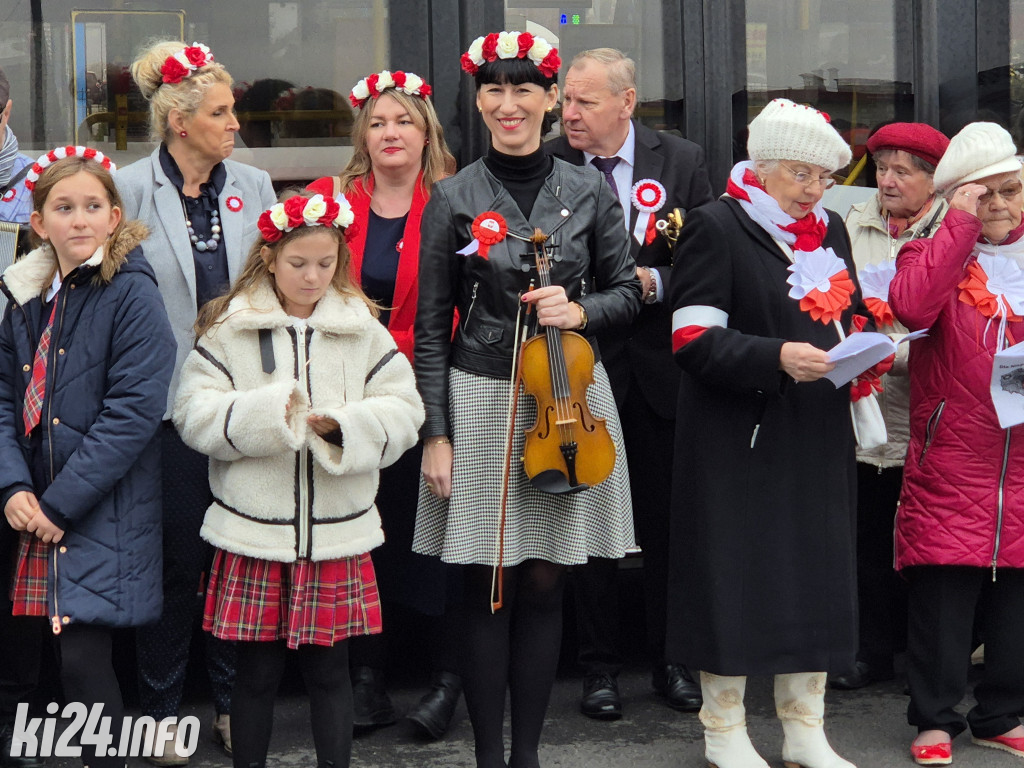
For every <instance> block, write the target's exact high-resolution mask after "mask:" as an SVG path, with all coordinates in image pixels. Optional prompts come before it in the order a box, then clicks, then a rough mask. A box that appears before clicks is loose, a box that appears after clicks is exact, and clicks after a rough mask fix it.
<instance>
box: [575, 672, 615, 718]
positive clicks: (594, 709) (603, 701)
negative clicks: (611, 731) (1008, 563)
mask: <svg viewBox="0 0 1024 768" xmlns="http://www.w3.org/2000/svg"><path fill="white" fill-rule="evenodd" d="M580 712H582V713H583V714H584V715H586V716H587V717H592V718H594V719H595V720H618V719H619V718H620V717H622V699H620V698H619V684H618V683H617V682H616V681H615V678H614V677H612V676H611V675H608V674H605V673H603V672H602V673H598V674H594V675H584V677H583V698H582V699H580Z"/></svg>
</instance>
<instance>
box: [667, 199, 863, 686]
mask: <svg viewBox="0 0 1024 768" xmlns="http://www.w3.org/2000/svg"><path fill="white" fill-rule="evenodd" d="M824 246H825V247H831V248H832V249H833V250H834V251H835V253H836V255H838V256H839V257H840V258H842V259H843V260H844V261H845V262H846V264H847V271H848V273H849V275H850V277H851V278H852V279H854V280H856V277H855V270H854V264H853V257H852V255H851V250H850V244H849V238H848V236H847V234H846V229H845V227H844V226H843V221H842V219H840V218H839V216H838V215H836V214H834V213H831V212H830V214H829V227H828V235H827V236H826V238H825V241H824ZM675 263H676V268H675V271H674V274H673V279H672V290H671V294H672V306H673V309H674V310H679V309H680V308H682V307H695V306H696V307H713V308H715V309H716V310H719V311H721V312H724V313H726V315H727V316H728V322H727V327H718V326H712V327H710V328H709V329H708V330H707V331H705V332H704V333H703V334H702V335H701V336H700V337H699V338H697V339H696V340H694V341H691V342H690V343H689V344H686V345H685V346H683V347H682V348H681V349H680V350H679V351H678V352H677V353H676V356H675V357H676V362H677V363H678V364H679V366H680V367H681V368H682V370H683V375H682V379H681V382H680V388H679V407H678V413H677V421H676V449H675V478H674V486H673V510H672V513H673V519H672V536H671V547H672V566H671V567H672V572H671V576H670V581H669V629H668V648H667V656H668V657H669V658H674V659H678V660H680V661H681V662H683V663H685V664H687V665H689V666H690V667H691V668H694V669H702V670H706V671H708V672H713V673H715V674H720V675H748V674H771V673H788V672H811V671H836V670H838V671H843V670H846V669H848V668H849V667H850V666H851V665H852V663H853V657H854V654H855V652H856V646H857V632H856V618H857V611H856V572H855V571H856V568H855V558H854V540H855V539H854V530H855V510H856V472H855V459H854V439H853V430H852V426H851V420H850V398H849V390H848V387H845V386H844V387H840V388H839V389H838V390H837V389H836V388H835V387H834V386H833V385H832V384H831V383H830V382H829V381H828V380H825V379H821V380H819V381H816V382H813V383H800V384H798V383H796V382H794V381H793V380H792V379H790V378H789V377H788V376H787V375H785V374H784V373H782V372H781V371H780V370H779V354H780V352H781V349H782V345H783V343H784V342H786V341H804V342H808V343H810V344H813V345H814V346H816V347H818V348H820V349H829V348H831V347H833V346H835V344H837V343H838V342H839V336H838V332H837V330H836V329H835V327H834V326H833V325H831V324H829V325H824V324H823V323H821V322H819V321H815V320H812V319H811V317H810V315H809V314H808V313H806V312H804V311H802V310H801V309H800V307H799V303H798V302H797V301H796V300H794V299H792V298H790V297H789V296H788V295H787V294H788V292H789V288H790V286H789V285H788V284H787V283H786V278H787V277H788V276H789V272H788V270H787V268H788V267H789V264H790V262H789V260H788V259H787V258H786V256H785V255H784V254H783V252H782V250H781V249H780V248H779V247H778V246H777V245H776V244H775V242H774V241H773V240H772V239H771V237H770V236H769V235H768V233H767V232H765V230H764V229H762V228H761V227H760V226H758V225H757V224H755V223H754V222H753V221H752V220H751V219H750V218H749V217H748V216H747V215H746V214H745V213H744V212H743V210H742V209H741V208H740V206H739V204H738V203H737V202H736V201H735V200H732V199H723V200H720V201H718V202H714V203H711V204H709V205H706V206H704V207H702V208H699V209H698V210H696V211H694V212H692V213H691V214H690V216H689V220H688V221H687V223H686V226H685V227H683V233H682V237H681V238H680V240H679V243H678V245H677V249H676V259H675ZM855 311H856V313H857V314H864V315H867V314H868V313H867V310H866V309H865V308H864V307H863V304H862V303H861V297H860V290H859V288H858V290H857V292H856V293H855V295H854V296H853V303H852V306H851V308H849V309H847V310H846V311H845V312H844V313H843V317H842V325H843V328H844V329H849V327H850V325H851V318H852V315H853V314H854V313H855ZM757 425H760V426H757ZM755 435H756V441H755V440H754V437H755Z"/></svg>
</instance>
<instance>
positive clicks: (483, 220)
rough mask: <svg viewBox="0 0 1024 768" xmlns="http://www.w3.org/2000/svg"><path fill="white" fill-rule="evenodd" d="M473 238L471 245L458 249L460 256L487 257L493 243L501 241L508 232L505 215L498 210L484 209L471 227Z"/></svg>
mask: <svg viewBox="0 0 1024 768" xmlns="http://www.w3.org/2000/svg"><path fill="white" fill-rule="evenodd" d="M471 231H472V233H473V239H472V240H471V241H470V243H469V245H467V246H466V247H465V248H462V249H461V250H458V251H456V253H458V254H459V255H460V256H469V255H471V254H474V253H475V254H476V255H477V256H479V257H480V258H481V259H484V260H486V259H487V252H488V250H490V247H491V246H492V245H495V244H497V243H500V242H501V241H502V240H504V239H505V235H507V234H508V224H507V223H506V222H505V217H504V216H502V215H501V214H500V213H498V212H497V211H484V212H483V213H481V214H480V215H479V216H477V217H476V218H475V219H473V226H472V228H471Z"/></svg>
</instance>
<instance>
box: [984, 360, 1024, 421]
mask: <svg viewBox="0 0 1024 768" xmlns="http://www.w3.org/2000/svg"><path fill="white" fill-rule="evenodd" d="M991 392H992V405H994V406H995V408H996V416H998V417H999V426H1001V427H1002V428H1003V429H1006V428H1007V427H1015V426H1017V425H1018V424H1024V342H1021V343H1020V344H1014V345H1013V346H1012V347H1007V348H1006V349H1004V350H1003V351H1002V352H997V353H996V355H995V359H994V360H993V361H992V384H991Z"/></svg>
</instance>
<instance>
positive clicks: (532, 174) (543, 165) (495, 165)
mask: <svg viewBox="0 0 1024 768" xmlns="http://www.w3.org/2000/svg"><path fill="white" fill-rule="evenodd" d="M554 163H555V161H554V160H553V159H552V158H551V156H550V155H548V154H547V153H546V152H545V151H544V149H543V147H537V151H536V152H532V153H530V154H529V155H506V154H505V153H504V152H499V151H498V150H496V149H495V148H494V146H493V145H492V146H491V148H490V149H488V150H487V156H486V157H485V158H484V165H485V166H487V170H488V171H490V172H491V174H492V175H493V176H494V178H496V179H497V180H498V181H500V182H501V183H502V185H503V186H504V187H505V189H507V190H508V193H509V194H510V195H512V199H513V200H515V201H516V205H518V206H519V210H520V211H522V212H523V216H525V217H526V218H527V219H529V218H530V213H531V212H532V211H533V204H534V203H535V202H536V201H537V193H539V192H540V188H541V186H543V184H544V179H546V178H547V177H548V174H549V173H551V167H552V166H553V165H554Z"/></svg>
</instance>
